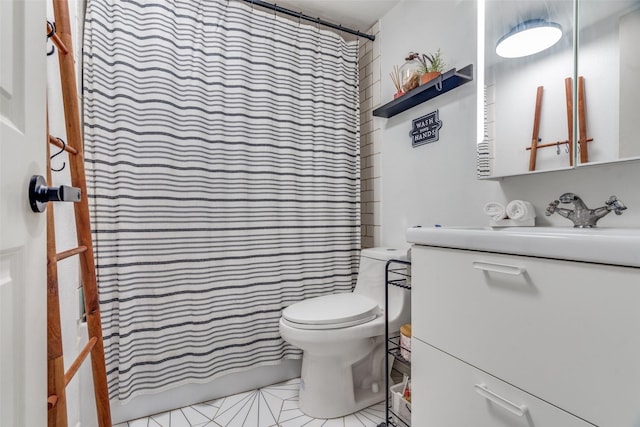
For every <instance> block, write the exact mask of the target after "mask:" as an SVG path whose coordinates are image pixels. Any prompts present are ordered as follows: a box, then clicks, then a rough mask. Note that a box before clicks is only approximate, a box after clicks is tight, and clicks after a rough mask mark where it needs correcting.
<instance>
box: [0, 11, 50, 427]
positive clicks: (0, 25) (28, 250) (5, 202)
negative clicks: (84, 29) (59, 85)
mask: <svg viewBox="0 0 640 427" xmlns="http://www.w3.org/2000/svg"><path fill="white" fill-rule="evenodd" d="M45 6H46V5H45V3H44V0H0V426H2V427H21V426H30V427H31V426H33V427H35V426H46V424H47V409H46V406H47V405H46V399H47V347H46V340H47V337H46V327H47V316H46V313H47V307H46V295H47V291H46V284H47V280H46V264H47V263H46V238H45V234H46V233H45V232H46V229H45V226H46V224H45V222H46V218H45V214H36V213H33V212H32V211H31V209H30V208H29V198H28V194H27V190H28V186H29V179H30V177H31V175H46V169H45V167H46V145H45V144H46V142H45V141H46V110H45V102H46V80H47V79H46V68H45V67H46V62H45V59H46V53H45V52H46V49H45V46H46V44H45V40H46V38H45V29H46V26H45V23H46V14H45V10H46V8H45Z"/></svg>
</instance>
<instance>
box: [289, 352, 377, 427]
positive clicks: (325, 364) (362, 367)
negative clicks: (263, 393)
mask: <svg viewBox="0 0 640 427" xmlns="http://www.w3.org/2000/svg"><path fill="white" fill-rule="evenodd" d="M367 341H368V342H367V346H369V347H370V348H369V351H367V352H365V353H364V354H367V353H368V354H367V356H365V357H364V358H363V359H361V360H359V361H358V360H356V361H353V360H345V359H344V358H338V357H318V356H315V357H314V356H312V355H310V354H308V353H307V352H305V354H304V356H303V358H302V374H301V378H300V394H299V396H298V407H299V408H300V410H301V411H302V412H303V413H305V414H306V415H308V416H310V417H312V418H336V417H343V416H345V415H349V414H352V413H354V412H357V411H359V410H361V409H364V408H366V407H369V406H371V405H374V404H376V403H379V402H382V401H383V400H384V399H385V378H384V371H385V370H384V346H383V345H381V343H380V341H379V340H376V339H370V340H367ZM374 348H375V350H374ZM360 354H362V353H360ZM354 372H355V373H356V378H355V381H354ZM365 372H366V374H363V373H365ZM354 382H355V384H354Z"/></svg>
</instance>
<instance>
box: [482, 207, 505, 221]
mask: <svg viewBox="0 0 640 427" xmlns="http://www.w3.org/2000/svg"><path fill="white" fill-rule="evenodd" d="M484 213H485V214H486V215H489V216H490V217H491V219H492V220H494V221H500V220H501V219H504V218H506V217H507V211H506V209H505V207H504V205H503V204H502V203H498V202H489V203H487V204H486V205H484Z"/></svg>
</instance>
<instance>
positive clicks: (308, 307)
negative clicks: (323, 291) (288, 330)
mask: <svg viewBox="0 0 640 427" xmlns="http://www.w3.org/2000/svg"><path fill="white" fill-rule="evenodd" d="M379 312H380V310H379V308H378V304H377V303H376V302H375V301H374V300H372V299H371V298H369V297H367V296H364V295H360V294H354V293H351V292H349V293H342V294H332V295H325V296H321V297H316V298H310V299H307V300H304V301H300V302H298V303H295V304H293V305H290V306H289V307H287V308H285V309H284V310H283V312H282V317H283V318H284V320H287V321H288V322H290V323H293V324H294V326H296V327H298V328H301V329H332V328H341V327H348V326H355V325H359V324H361V323H366V322H369V321H370V320H373V319H375V318H376V316H377V315H378V313H379Z"/></svg>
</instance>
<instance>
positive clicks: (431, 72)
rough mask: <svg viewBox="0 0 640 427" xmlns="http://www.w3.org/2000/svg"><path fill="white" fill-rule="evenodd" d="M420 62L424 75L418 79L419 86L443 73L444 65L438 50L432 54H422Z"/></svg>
mask: <svg viewBox="0 0 640 427" xmlns="http://www.w3.org/2000/svg"><path fill="white" fill-rule="evenodd" d="M420 62H421V63H422V66H423V67H424V73H423V74H422V76H421V77H420V84H421V85H423V84H425V83H427V82H428V81H431V80H433V79H435V78H436V77H438V76H439V75H440V74H442V72H443V71H444V67H445V63H444V60H443V59H442V54H441V53H440V49H438V50H437V51H436V53H433V54H429V53H423V54H422V57H420Z"/></svg>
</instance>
